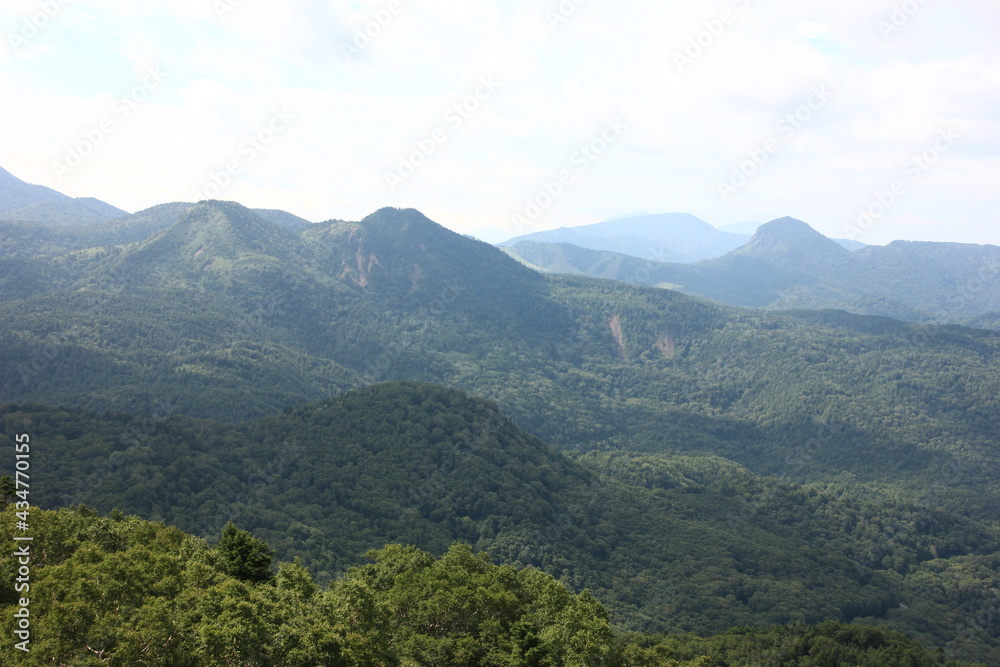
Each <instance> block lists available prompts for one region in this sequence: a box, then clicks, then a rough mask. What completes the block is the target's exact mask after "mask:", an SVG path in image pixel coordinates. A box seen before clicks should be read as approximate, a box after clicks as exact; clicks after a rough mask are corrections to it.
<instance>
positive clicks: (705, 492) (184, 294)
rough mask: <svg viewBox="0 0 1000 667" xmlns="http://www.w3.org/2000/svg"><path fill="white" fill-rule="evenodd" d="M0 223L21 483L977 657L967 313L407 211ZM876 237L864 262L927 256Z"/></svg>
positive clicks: (989, 549)
mask: <svg viewBox="0 0 1000 667" xmlns="http://www.w3.org/2000/svg"><path fill="white" fill-rule="evenodd" d="M0 230H2V231H0V233H2V234H3V237H2V238H3V246H2V251H0V403H2V404H3V407H2V408H0V432H2V433H3V436H0V437H2V438H6V439H12V438H13V436H14V434H16V433H18V432H21V431H23V430H25V429H27V430H31V431H33V433H34V436H33V437H36V438H38V440H39V441H40V442H44V443H46V444H45V448H44V449H40V450H39V451H40V452H41V453H39V454H38V458H37V459H33V465H34V464H37V466H38V469H39V477H38V479H37V486H36V485H33V486H32V490H33V491H34V490H36V489H37V492H38V498H39V501H38V502H39V503H41V504H42V505H43V506H46V507H59V506H68V505H75V504H79V503H84V504H87V505H92V506H95V507H97V508H98V509H100V510H101V511H110V510H111V509H112V508H115V507H117V508H119V509H123V510H126V511H129V512H133V513H136V514H139V515H140V516H143V517H146V518H152V519H158V520H163V521H167V522H170V523H172V524H175V525H179V526H181V527H182V528H185V529H186V530H189V531H191V532H192V533H195V534H197V535H202V536H205V537H208V536H211V535H213V534H215V533H217V529H218V528H219V526H217V525H215V524H216V523H217V518H218V517H220V516H221V517H227V516H228V517H231V518H234V520H236V519H238V520H239V521H240V522H242V523H243V524H245V526H246V527H248V528H251V529H253V530H254V531H255V532H256V533H259V534H260V535H262V536H263V537H265V538H266V539H267V540H268V541H269V542H270V543H272V544H274V545H275V547H276V549H277V550H279V552H280V554H281V555H282V557H283V558H286V559H290V558H293V557H295V556H301V557H302V558H303V562H304V563H305V564H306V565H307V566H308V567H309V568H310V569H311V571H312V572H313V574H314V576H316V577H317V578H319V579H320V580H321V581H326V580H329V579H335V578H336V577H337V576H338V575H339V573H341V572H342V571H343V569H344V568H345V567H347V566H348V565H350V564H352V563H353V562H355V561H354V559H356V558H358V557H360V555H361V553H362V552H363V551H364V549H367V548H374V547H379V546H382V545H383V544H385V543H386V542H390V541H400V542H408V543H414V544H416V545H417V546H420V547H421V548H426V549H428V550H431V551H433V552H434V553H442V552H443V550H444V549H445V548H447V546H448V544H449V543H450V542H452V541H455V540H458V541H465V542H468V543H471V544H473V545H475V547H476V549H480V550H484V551H487V552H489V553H491V554H492V555H493V556H494V558H496V559H497V560H500V561H502V562H509V563H515V564H518V565H519V566H534V567H539V568H543V569H545V570H546V571H547V572H549V573H550V574H552V575H553V576H555V577H557V578H559V579H561V580H562V581H563V582H564V583H565V584H567V585H568V586H570V587H571V588H573V589H574V590H579V589H582V588H583V587H590V588H591V589H593V590H594V591H595V594H597V595H598V596H599V598H600V600H601V601H602V602H603V603H604V604H605V605H606V606H607V608H608V609H609V612H610V613H611V615H612V619H613V620H614V622H615V623H617V624H619V625H622V626H626V627H629V628H632V629H634V630H640V631H658V630H670V631H688V630H690V631H696V632H717V631H722V630H725V629H727V628H729V627H732V626H734V625H766V624H772V623H787V622H794V621H805V622H809V623H817V622H820V621H824V620H836V621H860V622H865V623H869V624H878V625H890V626H892V627H896V628H898V629H901V630H903V631H904V632H906V633H907V634H908V635H909V636H911V637H917V638H919V639H921V640H922V641H924V642H926V643H927V644H928V645H934V646H939V647H942V648H943V649H946V650H947V651H948V652H949V653H950V654H951V655H953V656H956V657H963V658H966V659H970V660H980V661H982V662H990V661H993V662H995V661H996V658H997V655H998V654H997V651H998V649H1000V644H998V642H997V640H996V637H997V635H998V633H997V629H998V628H997V626H996V616H995V614H990V613H989V612H990V610H991V609H993V608H994V607H995V604H996V602H995V600H996V595H997V591H1000V583H998V580H997V574H996V573H997V558H1000V555H998V554H1000V547H998V545H997V539H998V534H1000V525H998V522H997V519H996V517H997V516H1000V488H998V487H997V483H996V480H997V479H1000V467H998V460H1000V458H998V456H997V453H998V448H1000V441H998V439H997V432H998V431H997V424H998V423H1000V399H998V397H1000V384H998V383H1000V379H998V378H1000V373H998V370H1000V368H998V364H1000V333H996V332H992V331H988V330H984V329H981V328H972V327H967V326H959V325H954V324H943V325H937V324H934V325H928V324H926V323H913V322H905V321H901V320H900V319H892V318H888V317H884V316H879V317H876V316H866V315H858V314H851V313H848V312H845V311H844V310H833V309H823V310H815V309H807V308H803V307H801V304H794V303H792V304H791V305H796V306H798V307H796V308H794V309H790V310H777V309H774V308H773V307H772V308H771V309H764V310H762V309H751V308H747V307H744V306H733V305H726V304H724V303H719V302H717V301H711V300H708V299H706V298H703V297H698V296H691V295H688V294H684V293H682V292H681V291H678V290H677V289H663V288H662V287H647V286H639V285H631V284H626V282H622V281H619V280H601V279H597V278H593V277H587V276H579V275H578V276H566V275H561V276H560V275H551V274H542V273H539V272H537V271H534V270H532V269H530V268H528V267H526V266H524V265H523V264H522V263H520V262H518V261H515V260H514V259H512V258H511V257H509V256H508V255H507V254H505V253H504V252H503V251H501V250H500V249H497V248H495V247H493V246H490V245H488V244H486V243H482V242H479V241H476V240H474V239H470V238H468V237H464V236H462V235H459V234H456V233H453V232H451V231H449V230H447V229H445V228H444V227H441V226H440V225H438V224H436V223H434V222H433V221H431V220H429V219H428V218H426V217H425V216H423V215H422V214H420V213H419V212H417V211H414V210H407V209H392V208H387V209H381V210H379V211H376V212H375V213H373V214H372V215H370V216H367V217H366V218H364V219H363V220H360V221H350V222H349V221H341V220H329V221H326V222H321V223H317V224H308V225H305V224H304V221H302V220H301V219H295V218H294V217H290V216H288V215H286V214H282V213H281V212H273V211H271V212H269V211H254V210H251V209H248V208H245V207H243V206H241V205H239V204H237V203H235V202H220V201H205V202H199V203H196V204H182V203H177V204H164V205H161V206H158V207H154V208H152V209H148V210H146V211H142V212H139V213H136V214H134V215H132V216H125V217H118V218H116V219H114V220H111V221H109V222H105V223H100V224H96V225H86V226H81V227H79V228H77V229H67V228H66V227H65V226H62V227H54V226H51V225H44V224H40V223H35V222H31V221H22V222H18V223H16V224H15V223H2V226H0ZM518 247H520V246H518ZM975 248H979V250H977V252H989V247H986V250H982V248H983V247H973V249H975ZM908 249H909V246H908V245H905V244H904V247H903V250H901V251H899V252H897V251H896V249H893V248H892V246H888V247H887V248H886V249H880V250H879V251H878V252H880V253H889V252H890V251H891V252H896V255H892V254H882V255H879V254H878V253H875V257H876V259H877V258H878V257H885V258H892V257H895V258H896V259H894V260H893V261H895V262H897V264H898V266H907V267H913V268H912V270H913V271H917V270H918V268H919V270H921V271H922V272H923V274H927V275H930V276H934V275H936V274H935V273H934V272H933V271H931V272H930V273H928V272H927V269H928V268H929V267H930V266H931V265H930V263H929V261H928V260H926V259H925V261H924V264H923V265H922V266H918V263H917V262H915V260H912V259H910V255H909V254H907V253H908V252H909V250H908ZM949 250H953V249H952V248H949ZM966 250H970V249H966ZM873 252H874V250H873V249H865V250H861V251H858V252H857V253H852V252H850V251H848V250H846V249H844V248H843V247H842V246H840V245H839V244H837V243H836V242H833V241H830V240H829V239H826V238H825V237H822V236H821V235H818V234H817V233H816V232H814V231H813V230H811V229H810V228H809V227H808V226H807V225H805V223H801V222H799V221H794V220H790V219H783V220H778V221H775V222H773V223H770V224H768V225H764V226H763V227H762V228H761V229H759V230H758V232H757V234H756V235H755V236H754V237H753V239H752V240H751V242H749V243H748V244H746V245H744V246H742V247H741V248H738V249H736V250H735V251H732V252H730V253H729V254H728V255H725V256H723V257H721V258H716V259H714V260H708V261H707V262H702V263H699V264H695V265H687V266H688V267H689V270H691V271H692V273H690V274H683V276H682V274H677V275H678V276H681V277H684V276H686V277H692V276H700V277H701V278H702V279H703V280H704V281H705V282H704V284H711V283H710V281H709V279H708V278H706V277H705V276H706V275H708V274H707V273H704V271H707V269H704V267H705V266H710V265H712V263H716V264H719V265H724V266H727V267H728V269H727V270H729V271H731V272H734V275H741V276H743V280H750V278H751V277H752V276H753V275H754V274H753V273H752V271H753V270H755V267H756V268H766V269H768V270H770V271H772V274H771V275H772V276H777V278H774V277H772V278H768V279H767V281H761V280H758V283H759V284H754V285H750V286H746V285H732V286H730V289H731V290H733V291H734V292H737V293H740V294H744V295H750V296H752V297H754V298H758V299H764V298H766V297H767V296H768V294H770V293H771V292H769V291H768V290H775V289H779V288H780V289H784V288H783V287H781V286H782V285H785V284H786V283H784V282H781V280H785V279H788V280H791V278H792V277H794V278H796V279H799V280H805V278H804V277H803V276H806V277H808V276H810V275H812V274H809V273H807V270H814V271H815V270H818V269H810V267H811V266H812V265H815V264H822V265H823V267H825V268H824V270H827V271H829V272H830V273H831V274H832V273H833V272H836V271H842V272H851V271H855V270H856V268H857V267H858V266H861V265H858V264H856V263H855V262H856V261H858V260H856V259H855V257H856V255H858V254H859V253H869V254H870V253H873ZM933 256H936V255H933ZM987 256H988V255H987ZM961 257H965V258H966V259H965V261H966V262H967V263H969V262H970V259H969V258H970V257H971V258H972V259H973V260H974V259H975V258H977V257H980V255H976V254H973V255H961V254H958V255H956V256H955V258H954V261H956V262H957V261H959V258H961ZM636 261H639V262H643V260H636ZM885 261H888V259H887V260H885ZM677 266H678V265H671V267H670V268H671V269H672V270H677ZM638 268H641V265H639V266H638ZM696 269H697V271H695V270H696ZM652 270H653V269H650V271H652ZM950 270H951V269H944V268H942V269H941V270H940V271H941V273H944V272H945V271H950ZM740 271H742V272H743V273H742V274H741V273H739V272H740ZM873 271H874V269H873ZM969 271H974V266H973V267H972V268H970V269H969ZM699 272H702V273H699ZM763 275H764V276H766V275H767V274H766V273H765V274H763ZM884 275H885V274H879V273H877V272H874V273H872V274H871V275H867V274H864V273H859V274H858V277H857V278H856V280H859V281H860V282H861V283H862V284H865V285H874V284H877V283H878V282H879V281H887V278H885V277H884ZM963 275H975V274H974V273H968V274H963ZM779 279H780V280H779ZM907 279H908V280H910V281H911V283H910V284H911V286H912V284H913V282H912V281H913V279H914V278H913V276H907V275H902V276H900V277H899V278H898V279H897V280H898V281H899V283H900V284H902V283H903V282H904V281H905V280H907ZM651 280H652V278H651ZM692 280H693V278H692ZM768 281H770V282H768ZM677 282H678V284H683V283H681V282H680V281H677ZM821 283H822V281H821V280H820V279H819V278H813V282H812V283H811V284H812V285H813V286H814V289H820V288H822V289H824V290H832V292H831V294H830V296H829V298H830V299H833V298H834V297H838V298H839V297H842V296H843V295H842V294H840V292H838V291H837V290H844V289H846V287H845V285H846V284H847V279H846V278H842V279H841V281H840V282H835V283H832V284H831V285H830V286H823V285H822V284H821ZM984 284H987V283H984ZM817 285H818V286H817ZM954 285H955V284H953V286H954ZM958 286H959V287H960V284H958ZM890 288H892V283H887V286H886V290H887V291H891V290H890ZM893 289H894V288H893ZM939 291H940V288H935V290H933V291H932V293H930V294H928V295H925V296H923V297H921V298H926V299H928V300H930V301H929V302H928V303H929V304H930V305H927V306H925V308H924V309H925V310H928V309H930V308H931V307H933V304H934V303H937V302H935V301H933V300H934V299H940V295H939V294H938V292H939ZM981 291H982V292H985V291H986V288H985V287H984V288H983V290H981ZM977 294H978V293H977ZM748 298H749V297H748ZM844 298H846V297H844ZM977 298H981V299H985V298H986V297H985V296H982V297H977ZM719 300H721V299H719ZM983 303H986V304H989V301H983V302H980V301H978V300H977V301H974V302H973V301H970V304H967V305H966V307H967V308H968V309H969V311H970V313H972V312H973V311H975V312H978V313H980V315H979V316H980V317H984V316H985V317H988V316H989V315H988V313H989V312H990V311H989V310H988V305H987V306H985V307H984V306H983ZM752 305H770V306H773V305H774V304H772V303H771V302H767V303H761V304H756V303H755V304H752ZM912 308H914V309H916V308H915V306H913V307H912ZM994 310H995V309H994ZM970 316H971V315H970ZM4 443H5V444H4V446H3V447H0V450H2V456H4V457H7V458H5V459H3V461H2V465H3V466H4V468H3V469H8V470H9V469H12V466H13V460H12V458H10V457H12V456H13V454H12V452H13V446H12V445H11V446H7V445H8V444H10V443H8V442H7V440H4ZM42 471H45V472H42Z"/></svg>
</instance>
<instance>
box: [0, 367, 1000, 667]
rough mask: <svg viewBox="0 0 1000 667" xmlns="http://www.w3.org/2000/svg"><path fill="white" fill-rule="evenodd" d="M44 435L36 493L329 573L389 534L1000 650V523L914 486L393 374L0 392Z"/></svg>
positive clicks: (604, 594) (604, 579)
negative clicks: (829, 477) (273, 386)
mask: <svg viewBox="0 0 1000 667" xmlns="http://www.w3.org/2000/svg"><path fill="white" fill-rule="evenodd" d="M29 430H30V432H31V433H32V438H33V442H35V443H36V444H35V452H36V453H35V454H34V456H33V465H34V466H35V468H36V469H37V470H38V471H39V472H38V473H36V477H35V478H34V479H35V484H34V489H36V490H35V492H34V494H33V499H34V501H35V502H38V503H39V504H40V505H41V506H43V507H60V506H63V507H69V506H78V505H81V504H84V505H87V506H91V507H94V508H96V509H97V510H99V511H101V512H105V513H107V512H111V511H114V510H118V509H120V510H123V511H126V512H128V513H130V514H137V515H140V516H144V517H149V518H153V519H156V520H162V521H164V522H166V523H168V524H170V525H175V526H178V527H179V528H181V529H183V530H186V531H188V532H191V533H193V534H196V535H199V536H201V537H205V538H211V537H212V536H214V535H217V534H218V533H219V531H220V530H222V528H223V526H224V524H225V523H227V522H229V521H236V522H238V523H239V524H240V525H241V526H243V527H245V528H247V529H249V530H251V531H253V532H254V533H255V534H257V535H259V536H260V537H262V538H263V539H265V540H266V541H267V542H268V543H270V544H271V545H272V546H273V547H274V548H275V550H276V552H277V553H278V555H279V556H280V557H281V558H283V559H286V560H291V559H293V558H299V559H300V561H301V563H302V565H303V566H304V567H306V568H307V569H308V570H309V571H310V572H311V573H312V574H313V577H314V578H315V580H316V581H317V582H318V583H320V584H322V585H326V584H328V583H330V582H331V581H334V580H336V579H337V577H338V576H339V575H340V573H342V572H343V571H345V570H346V569H347V568H348V567H350V566H354V565H357V564H358V561H357V559H358V557H359V556H360V554H363V553H365V552H367V551H369V550H371V549H378V548H381V547H382V546H384V545H385V544H389V543H401V544H407V545H415V546H417V547H419V548H421V549H425V550H427V551H429V552H431V553H434V554H442V553H444V552H445V551H447V549H448V548H449V546H450V545H451V544H453V543H454V542H464V543H467V544H469V545H471V546H473V547H474V548H475V549H476V550H477V551H481V552H486V553H488V554H490V555H491V556H492V557H493V558H494V559H496V560H497V561H498V562H503V563H510V564H513V565H515V566H517V567H533V568H538V569H539V570H541V571H544V572H547V573H549V574H550V575H552V576H553V577H555V578H556V579H558V580H559V581H561V582H562V583H563V584H565V585H566V586H568V587H570V588H571V589H572V590H575V591H582V590H583V589H589V590H591V591H592V592H593V594H594V595H595V596H596V597H597V599H599V600H600V601H601V602H602V603H603V604H604V605H605V607H606V608H607V609H608V612H609V614H610V619H611V620H612V622H614V623H615V624H616V625H617V626H620V627H626V628H630V629H632V630H634V631H642V632H672V633H678V632H695V633H699V634H715V633H720V632H723V631H725V630H727V629H729V628H732V627H736V626H743V625H757V626H759V625H764V624H787V623H795V622H799V623H808V624H816V623H821V622H823V621H828V620H835V621H839V622H851V621H860V622H865V623H871V624H878V625H887V626H889V627H892V628H895V629H898V630H900V631H903V632H906V633H907V634H909V635H910V636H912V637H919V638H921V639H923V640H925V641H926V642H927V643H928V645H929V646H932V645H936V646H941V647H948V648H949V649H950V650H951V653H952V654H953V655H959V656H962V657H966V658H976V659H985V657H988V656H990V655H993V656H994V657H995V656H996V655H1000V653H998V651H1000V643H998V642H997V640H996V630H997V629H998V626H997V625H996V619H995V618H993V617H992V616H990V617H989V618H988V619H986V621H985V622H984V623H983V624H981V625H980V626H978V627H976V628H975V629H974V630H972V631H970V629H969V628H968V627H966V625H964V623H963V620H964V619H967V618H972V617H975V616H976V614H978V613H980V612H981V611H982V610H984V609H985V610H989V609H991V608H993V607H994V606H995V604H996V595H997V591H998V590H1000V576H998V574H997V566H998V564H1000V533H998V531H997V530H996V526H995V525H994V524H991V523H989V522H983V521H977V520H974V519H971V518H967V517H964V516H962V515H960V514H957V513H954V512H949V511H945V510H940V509H934V508H929V507H920V506H916V505H913V504H893V503H888V502H885V501H883V502H881V503H873V502H869V501H865V500H860V499H856V498H853V497H851V496H850V495H848V494H845V493H843V492H838V491H837V490H830V491H822V490H819V489H817V488H811V487H802V486H799V485H796V484H792V483H789V482H784V481H780V480H776V479H773V478H766V477H759V476H757V475H754V474H753V473H752V472H750V471H749V470H747V469H746V468H745V467H743V466H740V465H739V464H736V463H734V462H732V461H729V460H727V459H723V458H720V457H716V456H696V455H676V454H671V455H668V454H663V453H635V452H625V451H615V452H590V453H581V454H576V455H567V454H563V453H560V452H559V451H557V450H556V449H553V448H551V447H550V446H548V445H546V444H544V443H543V442H541V441H539V440H538V439H536V438H534V437H532V436H530V435H528V434H526V433H524V432H523V431H521V430H520V429H518V428H517V427H516V426H514V424H512V423H511V422H510V421H509V420H507V419H506V418H504V417H503V415H502V414H501V413H500V412H499V410H498V409H497V407H496V405H494V404H491V403H488V402H485V401H482V400H479V399H474V398H470V397H468V396H466V395H464V394H462V393H460V392H457V391H455V390H449V389H445V388H443V387H440V386H437V385H427V384H420V383H390V384H380V385H374V386H371V387H368V388H366V389H364V390H359V391H354V392H349V393H347V394H342V395H339V396H337V397H335V398H333V399H330V400H328V401H325V402H322V403H318V404H312V405H309V406H306V407H303V408H293V409H289V410H286V411H284V412H283V413H282V414H280V415H277V416H274V417H270V418H267V419H264V420H261V421H259V422H252V423H243V424H224V423H217V422H214V421H210V420H204V419H193V418H190V417H184V416H172V417H165V418H162V419H157V420H152V419H150V418H148V417H145V418H144V417H141V416H134V415H127V414H121V413H103V414H102V413H94V412H86V411H81V410H72V409H52V408H48V407H45V406H41V405H23V406H19V405H8V406H6V407H4V408H3V409H2V410H0V433H2V434H3V435H0V439H2V440H4V443H3V444H4V445H5V446H4V448H3V449H4V451H6V452H10V451H13V442H12V441H13V439H14V437H15V434H17V433H20V432H25V431H29Z"/></svg>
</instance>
